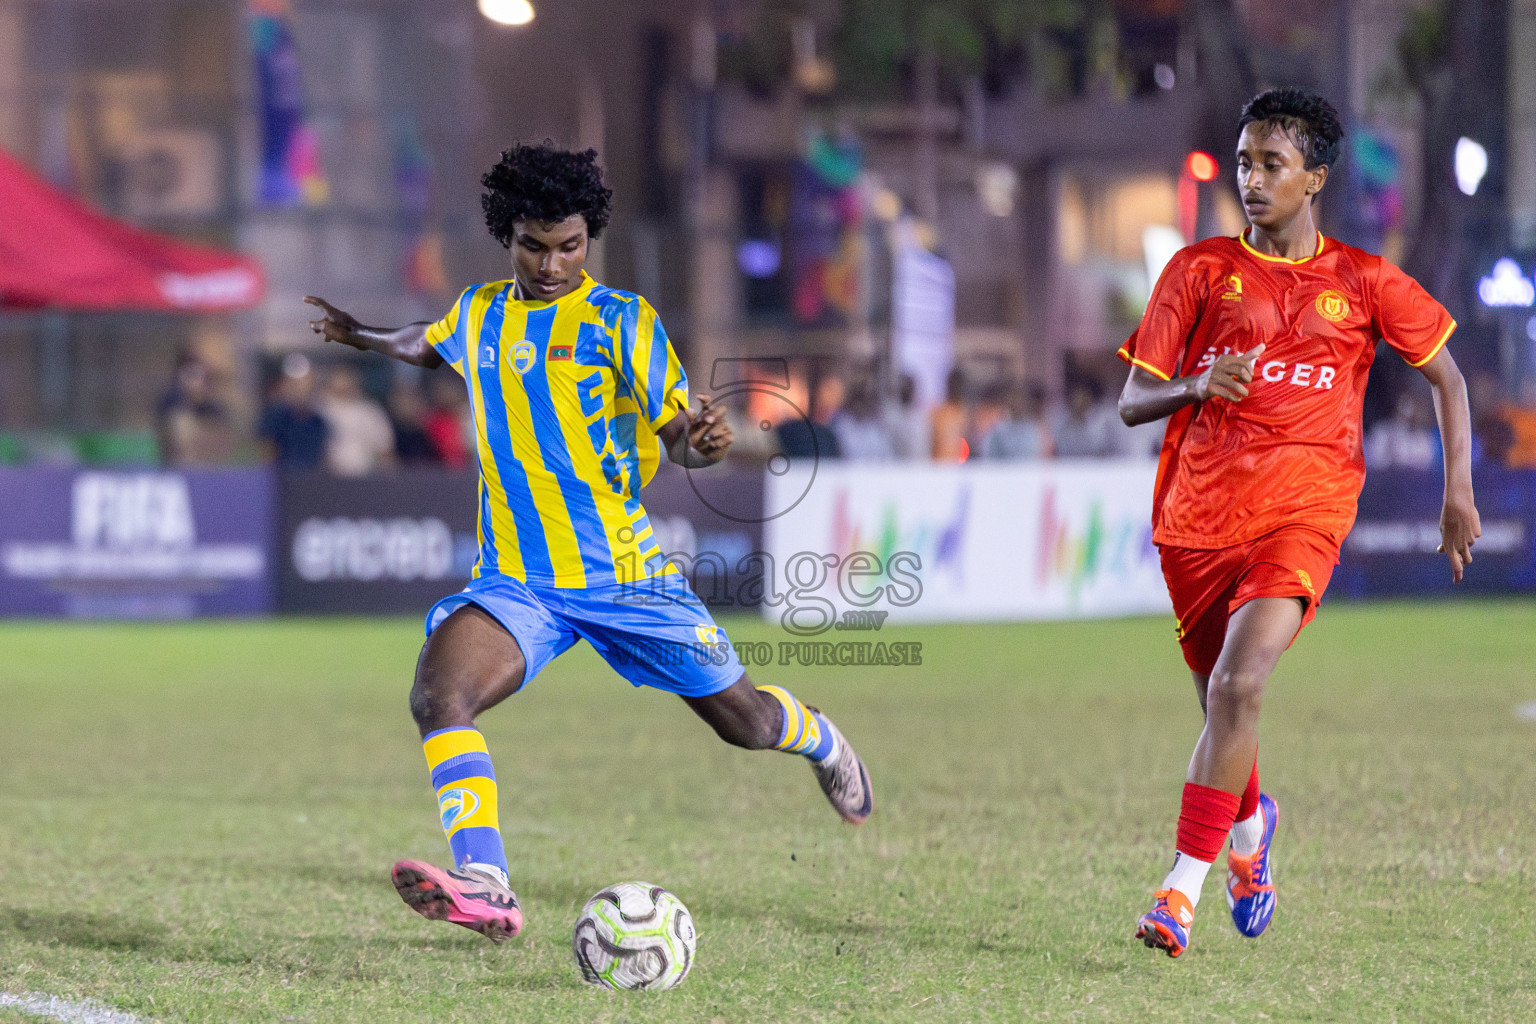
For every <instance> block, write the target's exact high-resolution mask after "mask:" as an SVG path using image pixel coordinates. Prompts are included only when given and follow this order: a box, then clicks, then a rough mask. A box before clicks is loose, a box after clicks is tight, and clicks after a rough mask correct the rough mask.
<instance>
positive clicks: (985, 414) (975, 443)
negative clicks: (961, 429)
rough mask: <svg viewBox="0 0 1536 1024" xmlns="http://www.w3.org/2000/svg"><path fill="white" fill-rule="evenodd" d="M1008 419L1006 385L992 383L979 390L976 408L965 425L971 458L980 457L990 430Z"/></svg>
mask: <svg viewBox="0 0 1536 1024" xmlns="http://www.w3.org/2000/svg"><path fill="white" fill-rule="evenodd" d="M1007 418H1008V383H1007V381H994V382H993V383H991V384H988V385H986V386H985V387H983V388H982V389H981V394H980V396H979V397H978V399H977V401H976V407H975V408H974V409H972V410H971V417H970V422H969V423H968V424H967V425H966V431H965V433H966V438H965V439H966V443H967V447H968V448H969V449H970V453H971V456H972V457H973V458H979V457H981V455H982V447H983V445H984V443H985V441H986V437H987V435H988V434H989V433H991V432H992V428H993V427H995V426H997V424H999V423H1001V422H1002V421H1003V420H1005V419H1007Z"/></svg>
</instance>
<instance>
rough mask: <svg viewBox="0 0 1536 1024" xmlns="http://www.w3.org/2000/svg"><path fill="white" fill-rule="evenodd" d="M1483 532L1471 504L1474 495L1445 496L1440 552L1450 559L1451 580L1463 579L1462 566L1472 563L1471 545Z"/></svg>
mask: <svg viewBox="0 0 1536 1024" xmlns="http://www.w3.org/2000/svg"><path fill="white" fill-rule="evenodd" d="M1482 535H1483V523H1482V520H1481V519H1480V518H1478V515H1477V506H1476V505H1474V504H1472V495H1470V494H1468V495H1466V496H1464V497H1463V496H1460V495H1454V496H1453V495H1446V498H1445V507H1444V508H1442V509H1441V510H1440V547H1439V548H1437V549H1436V550H1438V551H1439V552H1440V553H1441V554H1443V555H1445V556H1446V557H1447V558H1449V559H1450V560H1451V579H1452V581H1454V582H1456V583H1460V582H1461V570H1462V567H1463V566H1467V565H1471V564H1472V545H1473V544H1476V543H1477V538H1479V537H1481V536H1482Z"/></svg>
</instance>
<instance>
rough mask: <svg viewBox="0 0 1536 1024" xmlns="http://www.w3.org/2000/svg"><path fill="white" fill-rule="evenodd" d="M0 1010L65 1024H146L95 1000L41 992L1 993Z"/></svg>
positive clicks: (129, 1014) (131, 1015)
mask: <svg viewBox="0 0 1536 1024" xmlns="http://www.w3.org/2000/svg"><path fill="white" fill-rule="evenodd" d="M0 1006H13V1007H15V1008H16V1009H18V1010H21V1011H22V1012H23V1013H30V1014H33V1015H34V1016H38V1017H46V1018H48V1019H49V1020H59V1021H63V1022H64V1024H146V1022H145V1021H144V1020H143V1019H142V1018H140V1017H135V1016H134V1015H133V1014H131V1013H124V1012H122V1011H121V1010H114V1009H112V1008H111V1007H109V1006H106V1005H104V1004H102V1003H98V1002H96V1001H95V1000H94V999H60V998H59V997H58V996H46V995H42V994H41V993H38V992H22V993H20V994H17V993H12V992H0Z"/></svg>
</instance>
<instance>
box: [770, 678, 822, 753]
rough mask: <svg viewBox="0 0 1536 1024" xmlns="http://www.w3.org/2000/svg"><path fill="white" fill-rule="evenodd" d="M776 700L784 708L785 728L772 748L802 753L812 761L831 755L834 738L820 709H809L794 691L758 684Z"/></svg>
mask: <svg viewBox="0 0 1536 1024" xmlns="http://www.w3.org/2000/svg"><path fill="white" fill-rule="evenodd" d="M757 689H758V690H759V691H761V692H762V693H766V694H767V695H768V696H770V697H772V698H773V699H774V700H776V701H778V702H779V706H780V707H782V708H783V709H784V732H783V734H782V735H780V736H779V742H777V743H775V744H774V745H773V749H774V750H782V751H784V752H785V753H786V754H803V755H804V756H806V757H808V758H810V759H811V760H812V761H825V760H826V759H827V758H828V757H830V756H831V755H832V751H833V749H834V747H835V746H836V740H835V738H834V736H833V733H832V729H831V728H830V727H829V726H828V725H827V721H826V719H824V718H822V717H821V714H820V712H817V711H812V710H811V709H810V708H808V707H806V706H805V705H804V704H801V703H800V701H798V700H797V699H795V695H794V694H792V693H790V692H789V691H788V690H786V689H783V688H782V687H778V686H759V687H758V688H757Z"/></svg>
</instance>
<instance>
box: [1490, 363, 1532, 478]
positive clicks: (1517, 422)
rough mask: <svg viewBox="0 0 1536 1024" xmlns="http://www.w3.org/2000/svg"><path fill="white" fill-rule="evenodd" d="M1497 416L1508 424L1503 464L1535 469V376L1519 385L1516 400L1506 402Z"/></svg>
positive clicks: (1513, 467) (1516, 467)
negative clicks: (1507, 443) (1517, 398)
mask: <svg viewBox="0 0 1536 1024" xmlns="http://www.w3.org/2000/svg"><path fill="white" fill-rule="evenodd" d="M1499 418H1500V419H1501V420H1503V421H1504V422H1505V423H1506V424H1508V425H1509V450H1508V451H1506V452H1505V453H1504V465H1505V466H1508V467H1509V468H1510V469H1536V377H1527V378H1526V379H1525V381H1524V382H1523V383H1522V384H1521V385H1520V397H1519V400H1518V401H1514V402H1506V403H1504V405H1503V406H1502V407H1500V409H1499Z"/></svg>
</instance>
